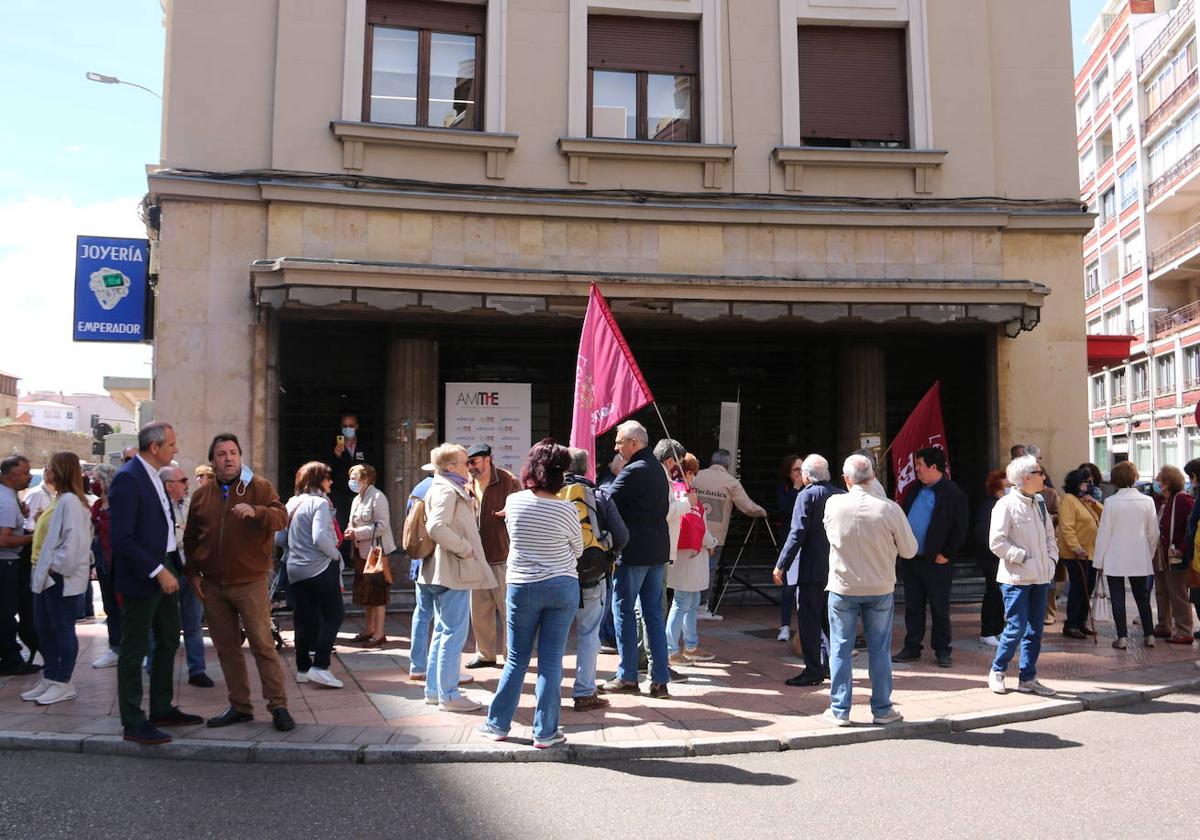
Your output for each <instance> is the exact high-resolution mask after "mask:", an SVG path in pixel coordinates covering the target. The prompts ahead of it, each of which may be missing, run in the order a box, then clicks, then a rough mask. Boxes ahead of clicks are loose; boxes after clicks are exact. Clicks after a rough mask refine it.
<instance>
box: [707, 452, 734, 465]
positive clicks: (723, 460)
mask: <svg viewBox="0 0 1200 840" xmlns="http://www.w3.org/2000/svg"><path fill="white" fill-rule="evenodd" d="M708 463H710V464H712V465H713V466H714V467H728V466H729V465H730V464H732V463H733V456H732V455H730V454H729V450H728V449H714V450H713V454H712V457H711V458H709V459H708Z"/></svg>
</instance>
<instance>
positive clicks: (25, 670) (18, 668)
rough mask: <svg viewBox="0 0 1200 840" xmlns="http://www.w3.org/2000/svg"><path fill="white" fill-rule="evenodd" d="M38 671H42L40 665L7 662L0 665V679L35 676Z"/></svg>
mask: <svg viewBox="0 0 1200 840" xmlns="http://www.w3.org/2000/svg"><path fill="white" fill-rule="evenodd" d="M40 670H42V666H41V665H34V664H32V663H30V662H7V663H5V664H4V665H0V677H24V676H27V675H29V674H36V673H37V672H38V671H40Z"/></svg>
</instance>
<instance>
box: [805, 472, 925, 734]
mask: <svg viewBox="0 0 1200 840" xmlns="http://www.w3.org/2000/svg"><path fill="white" fill-rule="evenodd" d="M874 477H875V470H874V469H873V468H872V466H871V461H870V459H869V458H867V457H865V456H863V455H851V456H850V457H849V458H847V459H846V462H845V463H844V464H843V465H842V478H843V480H844V481H845V482H846V487H847V488H849V492H848V493H842V494H840V495H835V496H830V497H829V499H828V501H826V502H825V517H824V522H825V534H826V536H827V537H828V538H829V585H828V587H826V588H827V589H828V591H829V682H830V685H829V708H828V709H826V710H825V719H826V720H827V721H829V722H830V723H832V724H833V725H834V726H849V725H850V699H851V690H852V686H853V682H854V679H853V673H852V665H851V662H852V659H853V654H854V629H855V627H856V626H857V624H858V619H859V617H860V616H861V617H862V621H863V626H864V628H865V629H866V633H867V669H868V672H869V674H870V677H871V718H872V721H873V722H874V723H876V724H888V723H895V722H896V721H900V720H903V719H904V718H903V717H902V716H901V715H900V713H899V712H897V711H896V709H895V707H893V706H892V652H891V643H892V621H893V618H894V617H895V609H896V604H895V600H894V598H895V594H894V593H895V588H896V557H897V556H899V557H902V558H905V559H907V558H910V557H912V556H914V555H915V554H916V553H917V538H916V537H915V536H913V532H912V528H911V527H909V524H908V518H907V517H906V516H905V515H904V511H903V510H901V508H900V505H898V504H896V503H895V502H893V501H891V500H889V499H880V498H878V497H876V496H874V495H872V494H871V493H870V491H869V490H868V487H869V485H870V482H871V480H872V479H873V478H874Z"/></svg>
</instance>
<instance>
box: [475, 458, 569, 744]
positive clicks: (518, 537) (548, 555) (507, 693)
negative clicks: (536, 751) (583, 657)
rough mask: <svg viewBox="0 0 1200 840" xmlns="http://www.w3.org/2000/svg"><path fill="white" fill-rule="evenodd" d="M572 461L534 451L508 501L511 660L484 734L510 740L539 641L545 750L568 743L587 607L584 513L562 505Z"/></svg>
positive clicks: (540, 737)
mask: <svg viewBox="0 0 1200 840" xmlns="http://www.w3.org/2000/svg"><path fill="white" fill-rule="evenodd" d="M570 464H571V456H570V453H569V452H568V451H567V449H566V447H564V446H559V445H558V444H557V443H555V442H554V441H553V440H552V439H551V438H545V439H543V440H541V441H539V442H538V443H536V444H535V445H534V447H533V449H531V450H529V458H528V460H527V461H526V462H525V466H524V467H523V468H522V470H521V484H522V486H524V487H525V489H524V490H523V491H521V492H520V493H514V494H513V495H511V496H509V497H508V501H507V503H506V505H505V514H504V522H505V525H506V526H507V528H508V536H509V550H508V599H507V606H508V610H507V611H508V656H507V658H506V660H505V663H504V672H503V673H502V674H501V675H500V684H499V686H498V687H497V688H496V695H495V697H493V698H492V704H491V706H490V707H489V708H488V719H487V722H486V723H484V724H483V725H481V726H480V727H479V730H478V731H479V733H480V734H482V735H483V736H484V737H487V738H491V739H493V740H496V741H503V740H504V739H506V738H507V737H508V732H509V729H510V728H511V726H512V719H513V715H514V714H516V711H517V703H518V701H519V700H520V697H521V685H522V684H523V683H524V681H525V673H526V671H528V670H529V660H530V657H531V656H532V654H533V640H534V639H535V638H536V639H537V640H538V678H537V687H536V690H535V694H536V697H537V708H536V711H535V712H534V715H533V745H534V746H535V747H538V748H540V749H544V748H546V747H552V746H554V745H555V744H561V743H563V742H564V741H566V737H565V736H564V735H563V733H562V731H561V730H560V729H559V728H558V716H559V707H560V705H561V702H562V701H561V699H560V697H559V692H560V689H561V684H562V659H563V651H564V649H565V648H566V645H567V633H568V631H569V630H570V629H571V621H572V619H574V617H575V611H576V610H577V609H578V607H579V575H578V574H577V573H576V570H575V564H576V561H577V560H578V559H579V556H580V555H581V554H583V534H582V532H581V531H580V528H579V513H578V511H577V509H576V507H575V505H573V504H572V503H571V502H564V501H561V500H560V499H558V498H557V497H556V495H555V494H556V493H558V491H559V490H561V489H562V486H563V477H564V475H565V473H566V471H567V469H568V467H569V466H570Z"/></svg>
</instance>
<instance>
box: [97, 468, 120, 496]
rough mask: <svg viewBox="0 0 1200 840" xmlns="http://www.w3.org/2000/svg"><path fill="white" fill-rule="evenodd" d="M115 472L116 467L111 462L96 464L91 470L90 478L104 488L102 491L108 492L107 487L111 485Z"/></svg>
mask: <svg viewBox="0 0 1200 840" xmlns="http://www.w3.org/2000/svg"><path fill="white" fill-rule="evenodd" d="M116 474H117V468H116V467H114V466H113V465H112V464H97V465H96V468H95V469H93V470H92V480H93V481H95V482H97V483H99V484H100V486H101V487H103V488H104V492H106V493H107V492H108V488H109V487H112V480H113V476H114V475H116Z"/></svg>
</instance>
